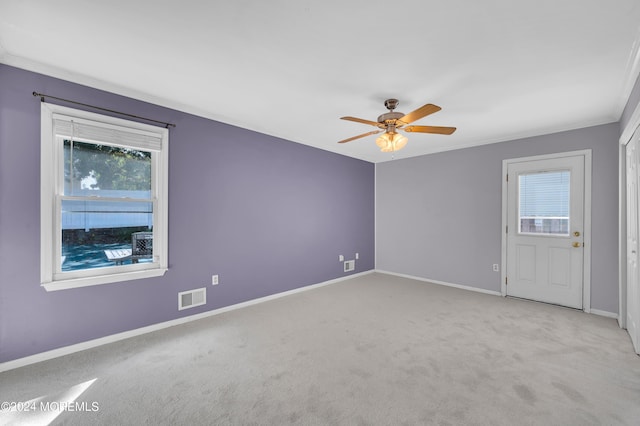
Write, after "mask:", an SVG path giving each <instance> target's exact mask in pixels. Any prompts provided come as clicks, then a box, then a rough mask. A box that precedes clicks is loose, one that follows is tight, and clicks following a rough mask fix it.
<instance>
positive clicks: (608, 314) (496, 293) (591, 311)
mask: <svg viewBox="0 0 640 426" xmlns="http://www.w3.org/2000/svg"><path fill="white" fill-rule="evenodd" d="M376 272H377V273H380V274H387V275H394V276H396V277H401V278H408V279H411V280H416V281H424V282H428V283H433V284H438V285H444V286H447V287H455V288H460V289H462V290H469V291H475V292H478V293H484V294H491V295H494V296H500V297H502V293H501V292H499V291H491V290H485V289H482V288H476V287H470V286H466V285H460V284H452V283H447V282H444V281H438V280H430V279H428V278H422V277H416V276H414V275H407V274H398V273H396V272H389V271H383V270H380V269H376ZM585 312H586V313H588V314H594V315H599V316H601V317H607V318H613V319H616V320H617V319H618V314H616V313H613V312H607V311H601V310H599V309H589V310H585Z"/></svg>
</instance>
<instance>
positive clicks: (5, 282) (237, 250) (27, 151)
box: [0, 64, 374, 362]
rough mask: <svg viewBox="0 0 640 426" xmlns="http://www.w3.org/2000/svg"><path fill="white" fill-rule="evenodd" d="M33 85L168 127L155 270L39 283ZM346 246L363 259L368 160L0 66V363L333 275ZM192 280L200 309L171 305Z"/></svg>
mask: <svg viewBox="0 0 640 426" xmlns="http://www.w3.org/2000/svg"><path fill="white" fill-rule="evenodd" d="M33 91H38V92H43V93H47V94H51V95H54V96H58V97H62V98H67V99H73V100H76V101H78V102H84V103H88V104H94V105H99V106H102V107H105V108H111V109H115V110H121V111H126V112H129V113H133V114H136V115H140V116H144V117H151V118H155V119H158V120H164V121H168V122H173V123H176V124H177V127H176V128H175V129H171V131H170V152H169V271H168V272H167V273H166V275H165V276H163V277H160V278H155V279H145V280H138V281H135V282H133V281H130V282H125V283H116V284H106V285H101V286H93V287H85V288H80V289H72V290H62V291H57V292H46V291H45V290H44V289H43V288H41V287H40V285H39V276H40V275H39V254H40V246H39V244H40V235H39V232H40V226H39V223H40V211H39V208H40V207H39V197H40V195H39V192H40V173H39V168H40V155H39V149H40V102H39V100H38V99H36V98H34V97H33V96H32V95H31V93H32V92H33ZM355 252H358V253H360V260H359V261H358V262H357V263H356V271H355V272H362V271H366V270H370V269H373V268H374V165H373V164H371V163H367V162H364V161H359V160H355V159H352V158H348V157H344V156H340V155H337V154H333V153H329V152H325V151H322V150H318V149H315V148H311V147H308V146H304V145H301V144H296V143H293V142H288V141H285V140H281V139H278V138H275V137H270V136H266V135H263V134H258V133H255V132H252V131H248V130H245V129H241V128H237V127H233V126H229V125H225V124H222V123H218V122H215V121H212V120H208V119H204V118H200V117H196V116H193V115H190V114H186V113H182V112H179V111H175V110H171V109H167V108H163V107H160V106H156V105H151V104H148V103H145V102H141V101H138V100H134V99H130V98H126V97H122V96H118V95H115V94H111V93H107V92H103V91H99V90H95V89H92V88H88V87H85V86H80V85H77V84H74V83H70V82H66V81H62V80H58V79H54V78H51V77H47V76H43V75H40V74H36V73H32V72H28V71H24V70H20V69H17V68H13V67H9V66H6V65H1V64H0V362H5V361H9V360H13V359H17V358H21V357H25V356H28V355H32V354H35V353H39V352H43V351H46V350H51V349H55V348H58V347H63V346H67V345H71V344H75V343H79V342H83V341H87V340H90V339H95V338H99V337H103V336H107V335H110V334H114V333H118V332H123V331H127V330H132V329H136V328H139V327H143V326H148V325H151V324H155V323H160V322H164V321H169V320H172V319H175V318H178V317H182V316H188V315H193V314H197V313H200V312H203V311H207V310H212V309H215V308H219V307H223V306H228V305H231V304H235V303H238V302H242V301H246V300H251V299H255V298H258V297H261V296H266V295H270V294H274V293H279V292H282V291H286V290H291V289H294V288H298V287H303V286H307V285H310V284H315V283H319V282H323V281H327V280H331V279H334V278H338V277H342V276H344V275H346V274H344V273H343V271H342V264H341V263H340V262H338V260H337V259H338V255H339V254H343V255H345V256H346V257H347V258H348V259H349V258H353V256H354V254H355ZM212 274H219V276H220V285H218V286H217V287H212V286H211V285H210V283H211V275H212ZM203 286H207V302H208V303H207V305H205V306H202V307H198V308H194V309H190V310H187V311H180V312H179V311H178V310H177V294H178V292H179V291H183V290H188V289H193V288H198V287H203Z"/></svg>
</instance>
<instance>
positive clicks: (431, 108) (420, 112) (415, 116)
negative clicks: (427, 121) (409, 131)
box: [398, 104, 442, 124]
mask: <svg viewBox="0 0 640 426" xmlns="http://www.w3.org/2000/svg"><path fill="white" fill-rule="evenodd" d="M441 109H442V108H440V107H439V106H437V105H434V104H426V105H423V106H421V107H420V108H418V109H417V110H415V111H412V112H410V113H409V114H407V115H405V116H404V117H402V118H400V119H399V120H398V121H401V122H402V124H409V123H413V122H414V121H416V120H419V119H421V118H422V117H426V116H427V115H429V114H433V113H434V112H438V111H440V110H441Z"/></svg>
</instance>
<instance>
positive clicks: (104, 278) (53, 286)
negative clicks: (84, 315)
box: [40, 268, 167, 291]
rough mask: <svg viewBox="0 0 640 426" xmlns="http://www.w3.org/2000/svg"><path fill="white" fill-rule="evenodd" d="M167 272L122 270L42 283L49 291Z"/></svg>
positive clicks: (158, 275) (135, 278)
mask: <svg viewBox="0 0 640 426" xmlns="http://www.w3.org/2000/svg"><path fill="white" fill-rule="evenodd" d="M166 272H167V269H166V268H158V269H146V270H143V271H132V272H122V273H118V274H110V275H101V276H98V277H86V278H73V279H68V280H57V281H53V282H47V283H42V284H40V285H41V286H42V287H44V289H45V290H47V291H57V290H67V289H70V288H80V287H89V286H94V285H101V284H109V283H116V282H121V281H131V280H139V279H143V278H152V277H161V276H163V275H164V274H165V273H166Z"/></svg>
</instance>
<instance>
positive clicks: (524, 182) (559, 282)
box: [506, 155, 585, 309]
mask: <svg viewBox="0 0 640 426" xmlns="http://www.w3.org/2000/svg"><path fill="white" fill-rule="evenodd" d="M507 173H508V182H507V230H506V232H507V254H506V255H507V259H506V261H507V270H506V294H507V295H508V296H513V297H520V298H524V299H531V300H537V301H540V302H547V303H553V304H556V305H562V306H568V307H572V308H578V309H582V308H583V270H584V261H585V259H584V253H585V250H584V205H585V203H584V199H585V198H584V196H585V189H584V188H585V180H584V179H585V156H584V155H576V156H566V157H559V158H550V159H546V158H545V159H541V160H531V161H522V162H510V163H509V164H508V166H507Z"/></svg>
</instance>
